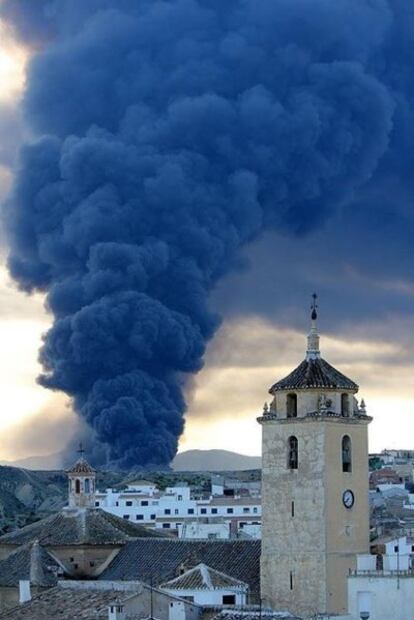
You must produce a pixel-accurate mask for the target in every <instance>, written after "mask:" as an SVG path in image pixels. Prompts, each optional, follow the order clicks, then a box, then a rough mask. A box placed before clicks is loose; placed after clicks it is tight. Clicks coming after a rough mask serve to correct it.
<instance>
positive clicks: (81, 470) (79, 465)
mask: <svg viewBox="0 0 414 620" xmlns="http://www.w3.org/2000/svg"><path fill="white" fill-rule="evenodd" d="M95 473H96V472H95V470H94V469H93V468H92V467H91V466H90V465H89V463H88V461H86V460H85V459H84V458H83V457H81V458H80V459H78V460H77V461H76V463H75V464H74V466H73V467H72V468H71V469H69V470H68V474H91V475H93V474H95Z"/></svg>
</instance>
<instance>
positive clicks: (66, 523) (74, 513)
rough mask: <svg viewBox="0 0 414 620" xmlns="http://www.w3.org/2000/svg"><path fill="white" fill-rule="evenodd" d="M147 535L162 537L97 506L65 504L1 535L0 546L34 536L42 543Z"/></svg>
mask: <svg viewBox="0 0 414 620" xmlns="http://www.w3.org/2000/svg"><path fill="white" fill-rule="evenodd" d="M148 537H165V534H164V533H161V532H160V533H158V532H154V531H153V530H148V529H146V528H145V527H142V526H139V525H135V524H134V523H130V522H129V521H127V520H126V519H121V518H119V517H116V516H115V515H112V514H110V513H109V512H105V511H104V510H101V509H100V508H89V509H85V508H84V509H78V508H75V509H72V510H71V509H68V508H64V509H63V510H61V511H60V512H58V513H57V514H54V515H51V516H49V517H46V518H45V519H42V520H41V521H37V522H36V523H32V524H30V525H26V526H25V527H23V528H21V529H19V530H15V531H14V532H8V533H7V534H4V535H3V536H0V546H2V545H16V546H20V545H24V544H26V543H30V542H33V541H35V540H38V541H39V544H40V545H44V546H60V545H65V546H71V545H120V544H121V545H122V544H124V543H125V542H126V541H128V540H131V539H135V538H148Z"/></svg>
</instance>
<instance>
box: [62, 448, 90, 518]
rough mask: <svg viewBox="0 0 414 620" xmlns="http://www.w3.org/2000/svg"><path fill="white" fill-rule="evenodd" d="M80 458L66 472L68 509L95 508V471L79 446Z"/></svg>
mask: <svg viewBox="0 0 414 620" xmlns="http://www.w3.org/2000/svg"><path fill="white" fill-rule="evenodd" d="M78 452H79V454H80V458H79V459H78V460H77V461H76V463H75V464H74V466H73V467H72V468H71V469H69V470H68V472H67V473H68V479H69V508H93V507H94V506H95V488H96V487H95V482H96V471H95V470H94V469H93V467H91V466H90V465H89V463H88V461H87V460H86V459H85V458H84V456H83V454H84V450H83V448H82V444H80V447H79V450H78Z"/></svg>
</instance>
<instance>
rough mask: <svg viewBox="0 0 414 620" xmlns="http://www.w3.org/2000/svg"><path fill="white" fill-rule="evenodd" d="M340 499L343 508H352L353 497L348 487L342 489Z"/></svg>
mask: <svg viewBox="0 0 414 620" xmlns="http://www.w3.org/2000/svg"><path fill="white" fill-rule="evenodd" d="M342 501H343V503H344V506H345V508H352V506H353V505H354V501H355V497H354V494H353V493H352V491H351V490H350V489H347V490H346V491H344V494H343V495H342Z"/></svg>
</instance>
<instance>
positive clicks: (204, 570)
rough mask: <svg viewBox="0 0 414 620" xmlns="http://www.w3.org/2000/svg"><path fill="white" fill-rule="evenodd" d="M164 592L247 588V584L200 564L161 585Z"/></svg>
mask: <svg viewBox="0 0 414 620" xmlns="http://www.w3.org/2000/svg"><path fill="white" fill-rule="evenodd" d="M160 587H161V588H163V589H165V590H212V589H226V588H247V587H248V586H247V584H246V583H244V582H243V581H239V580H238V579H234V577H230V576H229V575H226V574H225V573H222V572H220V571H217V570H214V569H213V568H210V567H209V566H206V564H203V563H200V564H197V566H194V568H191V569H190V570H188V571H186V572H185V573H183V574H182V575H179V576H178V577H175V579H171V580H170V581H167V582H166V583H163V584H162V585H161V586H160Z"/></svg>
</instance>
